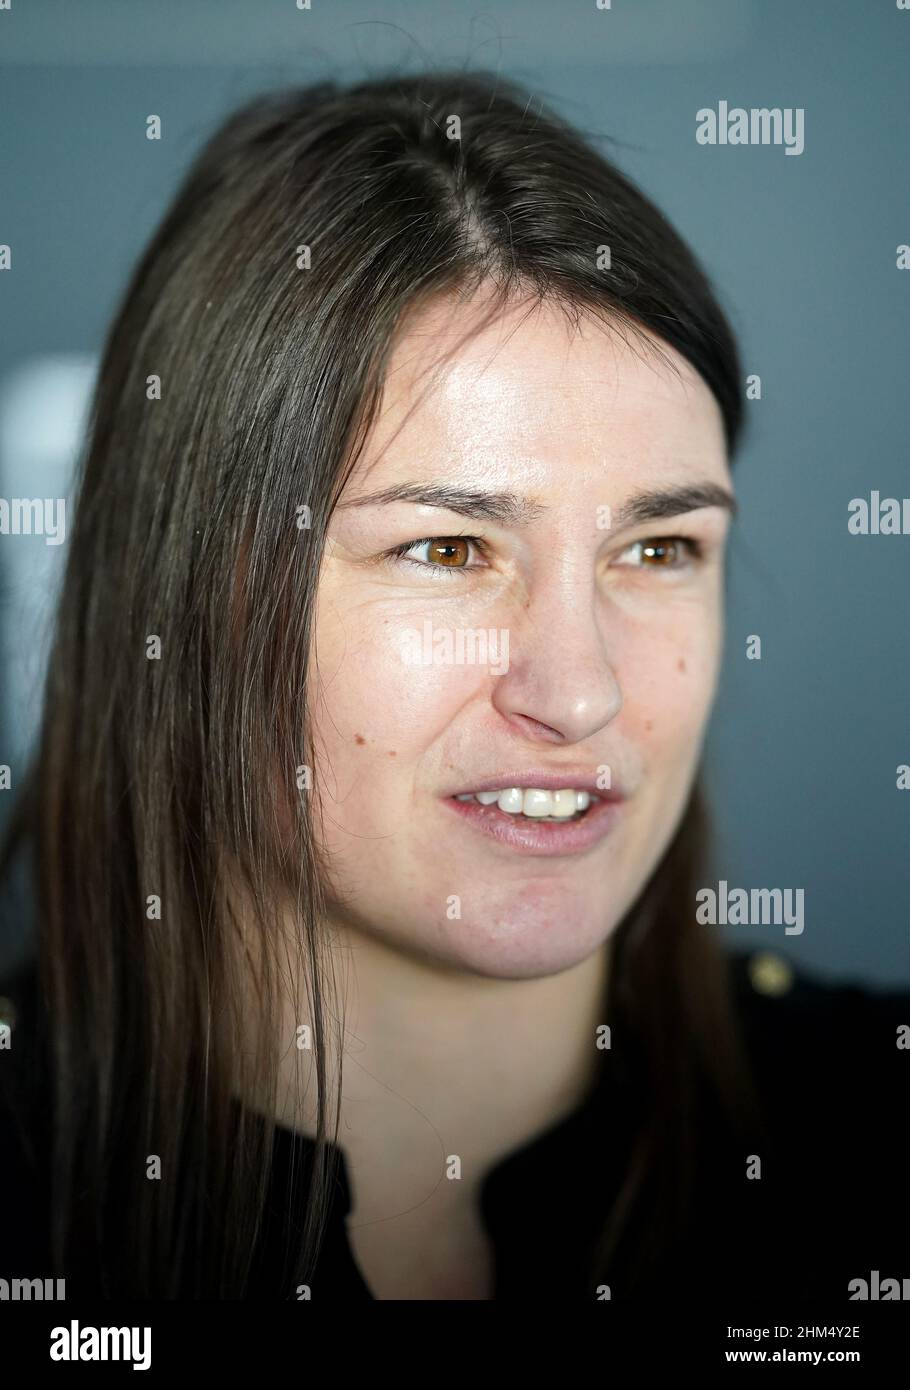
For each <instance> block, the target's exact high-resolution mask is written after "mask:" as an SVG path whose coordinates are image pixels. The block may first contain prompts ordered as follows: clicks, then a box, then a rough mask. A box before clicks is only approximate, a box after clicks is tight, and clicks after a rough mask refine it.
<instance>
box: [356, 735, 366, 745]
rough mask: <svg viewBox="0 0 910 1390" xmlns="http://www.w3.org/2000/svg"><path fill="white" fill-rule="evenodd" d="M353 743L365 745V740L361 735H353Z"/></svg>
mask: <svg viewBox="0 0 910 1390" xmlns="http://www.w3.org/2000/svg"><path fill="white" fill-rule="evenodd" d="M354 742H355V743H366V739H365V738H364V736H363V734H355V735H354Z"/></svg>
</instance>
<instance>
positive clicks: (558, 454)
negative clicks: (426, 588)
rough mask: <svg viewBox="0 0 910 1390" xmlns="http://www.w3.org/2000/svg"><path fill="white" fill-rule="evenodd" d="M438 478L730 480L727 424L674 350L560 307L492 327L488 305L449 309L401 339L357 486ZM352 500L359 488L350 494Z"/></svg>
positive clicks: (529, 311)
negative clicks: (613, 475) (619, 475)
mask: <svg viewBox="0 0 910 1390" xmlns="http://www.w3.org/2000/svg"><path fill="white" fill-rule="evenodd" d="M415 464H419V465H420V475H421V477H424V478H443V477H448V478H450V477H452V476H453V474H456V473H457V475H458V476H459V478H460V479H462V480H465V479H471V480H473V481H477V482H483V484H484V485H486V486H492V485H495V484H496V483H497V482H505V480H506V478H507V477H508V476H513V475H514V472H515V470H516V468H520V469H521V470H522V471H523V472H524V474H525V476H526V477H528V478H530V477H531V476H532V475H533V477H534V480H535V481H536V482H537V483H538V484H539V485H541V486H546V485H547V483H548V482H554V483H556V482H558V480H559V477H560V474H561V472H562V470H564V469H565V468H566V467H571V468H572V469H573V470H575V472H576V476H577V479H578V481H581V477H580V476H578V475H579V473H583V472H584V471H586V470H590V471H592V472H593V473H595V474H596V475H598V476H599V477H600V478H602V477H603V472H604V468H612V469H613V470H615V471H626V470H628V469H630V468H631V469H634V471H635V472H636V474H637V475H638V478H639V481H643V482H648V481H651V480H656V478H657V476H658V475H660V476H661V478H665V477H666V476H667V473H668V471H669V472H670V473H672V474H675V475H678V476H679V477H680V478H682V477H684V476H685V474H686V473H687V472H688V465H692V466H696V465H697V466H698V468H699V471H700V472H701V473H702V474H705V473H709V474H710V473H712V472H713V473H715V474H716V475H717V476H718V477H722V476H723V475H724V474H725V472H726V447H725V440H724V430H723V420H722V416H721V413H720V409H719V407H718V405H717V402H716V400H715V398H714V396H713V394H712V392H711V391H710V389H709V388H708V386H707V385H706V383H705V382H704V381H703V379H702V378H701V377H700V376H699V374H698V373H697V372H696V371H695V369H694V368H693V367H691V366H690V364H689V363H688V362H687V360H686V359H685V358H684V357H683V356H682V355H681V354H680V353H678V352H676V351H675V349H673V348H672V347H670V346H669V344H666V343H664V342H662V341H660V342H659V341H658V340H657V339H655V338H653V337H652V336H651V335H645V336H644V338H640V337H639V336H638V335H637V334H636V335H633V334H632V333H631V332H630V331H629V330H628V329H625V328H623V327H622V326H617V327H615V328H614V327H613V326H612V325H608V324H605V323H604V321H603V320H602V319H596V318H594V317H593V316H592V315H591V314H589V313H585V312H584V311H581V312H580V313H579V314H578V315H577V316H573V315H571V314H567V312H566V310H565V309H564V307H563V306H561V305H559V304H554V303H544V304H538V303H534V304H533V305H528V304H523V305H518V304H516V305H512V306H509V307H508V308H505V309H499V310H497V311H496V313H495V315H494V316H493V317H492V318H491V317H490V306H489V304H488V303H487V302H486V301H485V300H484V299H475V300H474V301H472V302H470V303H468V304H465V303H458V302H456V301H454V300H453V299H451V298H446V299H437V300H435V301H433V302H432V303H431V304H429V305H427V306H424V307H423V308H422V309H421V310H420V311H419V312H416V313H414V314H412V315H411V316H410V317H409V318H408V319H407V320H406V321H405V323H404V324H403V325H402V327H401V329H400V330H399V333H398V335H397V338H396V342H395V344H394V347H393V350H392V353H391V356H390V359H389V363H388V369H387V372H386V377H385V381H384V386H383V392H382V397H381V401H380V407H379V412H378V414H377V417H376V419H375V420H374V422H373V425H372V428H371V430H370V433H369V436H368V438H367V441H366V444H365V447H364V450H363V453H362V455H361V457H360V460H359V462H358V466H357V468H356V470H355V473H354V475H353V477H352V478H351V479H350V480H349V485H348V487H349V488H350V486H351V485H354V486H356V485H357V484H358V483H360V482H363V481H365V480H366V478H367V477H369V479H370V482H371V484H375V483H376V481H377V480H378V479H379V478H380V477H381V478H382V481H383V482H388V481H391V480H392V479H395V478H397V477H399V476H403V475H404V473H406V472H407V473H411V472H413V468H414V465H415ZM347 490H348V489H346V491H347Z"/></svg>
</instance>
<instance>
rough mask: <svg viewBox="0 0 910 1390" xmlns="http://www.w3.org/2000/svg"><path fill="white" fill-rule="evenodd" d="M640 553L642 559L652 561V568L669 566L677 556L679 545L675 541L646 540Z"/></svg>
mask: <svg viewBox="0 0 910 1390" xmlns="http://www.w3.org/2000/svg"><path fill="white" fill-rule="evenodd" d="M641 554H642V559H644V560H647V561H648V562H649V563H650V562H653V563H652V564H651V568H652V569H659V568H663V567H664V566H668V567H669V566H670V565H674V564H675V563H676V561H677V560H678V558H679V546H678V544H677V542H676V541H647V542H645V544H643V545H642V548H641Z"/></svg>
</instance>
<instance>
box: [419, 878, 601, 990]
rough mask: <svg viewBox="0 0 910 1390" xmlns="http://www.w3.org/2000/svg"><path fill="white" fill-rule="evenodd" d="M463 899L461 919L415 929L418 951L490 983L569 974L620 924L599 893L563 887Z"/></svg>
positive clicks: (500, 890) (501, 889) (528, 887)
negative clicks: (420, 950)
mask: <svg viewBox="0 0 910 1390" xmlns="http://www.w3.org/2000/svg"><path fill="white" fill-rule="evenodd" d="M483 898H484V902H483V903H482V904H478V903H476V902H474V901H470V902H469V901H467V900H466V899H462V904H461V917H460V918H458V919H455V920H449V919H445V920H443V921H442V922H440V923H439V925H438V927H437V928H436V929H435V931H432V930H430V931H428V924H427V923H426V922H423V923H420V924H417V923H415V924H414V928H415V935H416V934H419V935H420V937H421V938H422V940H421V942H420V945H421V946H422V948H423V949H424V951H429V952H430V953H431V954H432V955H433V956H434V957H435V958H436V959H438V960H439V961H440V962H443V963H446V964H448V965H450V966H454V967H455V968H456V969H461V970H465V971H469V972H472V973H474V974H477V975H486V976H489V977H490V978H494V979H514V980H526V979H535V978H538V977H541V976H546V975H555V974H558V973H559V972H560V971H563V970H570V969H571V968H572V967H573V966H575V965H579V964H580V963H581V962H582V961H583V960H586V959H587V958H588V956H590V955H591V953H592V952H594V951H596V950H597V949H598V948H599V947H600V946H602V945H603V943H604V942H605V941H606V940H607V938H608V937H609V936H610V934H611V933H612V931H613V930H614V928H615V927H616V926H617V925H618V923H619V921H620V920H621V911H620V909H619V907H618V906H617V905H616V904H615V903H613V902H611V900H610V897H609V895H607V894H605V893H603V891H602V890H601V894H600V897H599V898H596V897H595V896H594V895H593V894H591V893H585V892H584V891H583V889H578V890H576V889H573V888H571V887H569V886H567V885H566V884H565V883H563V884H560V885H559V886H558V888H557V887H555V886H554V885H550V888H549V891H547V890H546V888H545V887H544V886H543V885H538V891H537V893H536V894H535V892H534V886H533V885H525V886H523V887H522V888H521V889H520V890H514V891H512V892H507V891H506V889H505V886H504V885H499V886H498V888H497V889H494V890H492V891H491V892H489V893H487V894H484V895H483Z"/></svg>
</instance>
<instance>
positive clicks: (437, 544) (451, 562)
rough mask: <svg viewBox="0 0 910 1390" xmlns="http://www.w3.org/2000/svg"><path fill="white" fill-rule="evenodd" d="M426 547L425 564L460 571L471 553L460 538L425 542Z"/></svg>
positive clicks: (464, 541)
mask: <svg viewBox="0 0 910 1390" xmlns="http://www.w3.org/2000/svg"><path fill="white" fill-rule="evenodd" d="M427 546H428V551H427V555H428V560H427V563H428V564H431V565H435V564H439V565H443V566H445V567H446V568H447V569H461V568H462V567H463V566H464V565H466V564H467V563H468V556H469V555H470V553H471V549H470V546H469V545H468V542H467V541H466V540H465V539H464V538H463V537H461V536H452V537H451V539H446V538H445V537H443V538H442V539H441V540H434V541H427Z"/></svg>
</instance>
